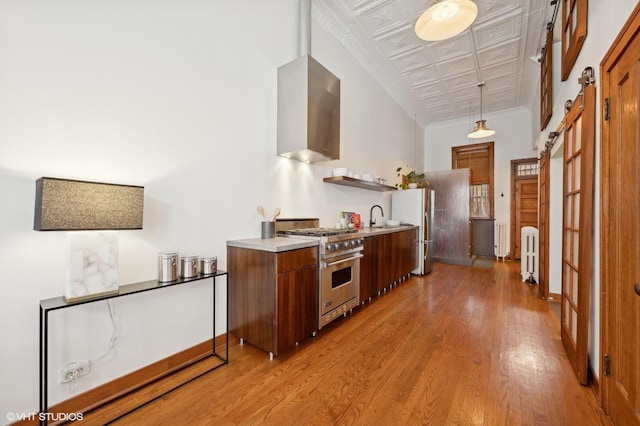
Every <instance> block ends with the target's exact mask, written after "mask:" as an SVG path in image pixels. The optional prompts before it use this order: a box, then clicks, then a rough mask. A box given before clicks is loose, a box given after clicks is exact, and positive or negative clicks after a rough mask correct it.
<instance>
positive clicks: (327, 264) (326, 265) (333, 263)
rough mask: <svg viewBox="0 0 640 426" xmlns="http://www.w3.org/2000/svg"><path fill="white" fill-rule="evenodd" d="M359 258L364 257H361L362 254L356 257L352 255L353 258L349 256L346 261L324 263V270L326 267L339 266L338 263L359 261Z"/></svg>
mask: <svg viewBox="0 0 640 426" xmlns="http://www.w3.org/2000/svg"><path fill="white" fill-rule="evenodd" d="M361 257H364V255H362V254H356V255H353V256H351V257H347V258H346V259H342V260H336V261H335V262H331V263H325V264H324V267H325V268H326V267H328V266H333V265H337V264H339V263H344V262H350V261H352V260H356V259H359V258H361Z"/></svg>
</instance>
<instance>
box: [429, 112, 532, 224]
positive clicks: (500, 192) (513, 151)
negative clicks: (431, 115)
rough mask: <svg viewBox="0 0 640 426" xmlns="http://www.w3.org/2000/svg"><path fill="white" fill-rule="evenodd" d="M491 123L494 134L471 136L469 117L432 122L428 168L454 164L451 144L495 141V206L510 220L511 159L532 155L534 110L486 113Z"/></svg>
mask: <svg viewBox="0 0 640 426" xmlns="http://www.w3.org/2000/svg"><path fill="white" fill-rule="evenodd" d="M483 118H484V119H485V120H487V126H488V127H490V128H491V129H493V130H495V131H496V133H495V135H493V136H492V137H489V138H484V139H469V138H467V134H469V132H471V130H473V129H471V128H470V127H469V122H468V119H466V118H465V119H460V120H457V121H449V122H446V123H439V124H433V125H428V126H427V127H426V128H425V149H424V151H425V154H424V156H425V168H426V170H444V169H450V168H451V147H454V146H462V145H471V144H475V143H483V142H491V141H493V142H494V203H495V204H494V208H495V219H496V221H497V222H506V223H509V222H510V212H511V211H510V202H511V201H510V200H511V160H515V159H520V158H531V157H535V156H536V154H537V153H536V151H535V150H533V149H532V148H531V140H530V139H529V138H530V134H531V113H530V111H529V110H527V109H524V108H518V109H513V110H509V111H503V112H501V113H498V114H486V115H483Z"/></svg>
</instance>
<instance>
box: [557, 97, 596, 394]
mask: <svg viewBox="0 0 640 426" xmlns="http://www.w3.org/2000/svg"><path fill="white" fill-rule="evenodd" d="M595 92H596V90H595V86H593V85H588V86H586V87H584V89H583V93H582V94H580V95H578V97H577V98H576V100H575V101H574V103H573V106H572V107H571V109H570V110H569V112H568V113H567V114H566V116H565V121H566V124H565V133H564V173H563V175H564V178H563V180H564V184H563V187H564V189H563V209H562V211H563V214H562V215H563V220H562V230H563V234H562V238H563V239H562V314H561V317H562V318H561V337H562V343H563V345H564V348H565V350H566V352H567V356H568V358H569V360H570V361H571V364H572V365H573V368H574V370H575V372H576V375H577V376H578V380H579V381H580V383H582V384H585V385H586V384H587V382H588V374H587V373H588V369H589V316H590V315H589V314H590V310H589V304H590V294H591V267H592V263H591V247H592V234H593V229H592V228H593V226H592V218H593V214H592V212H593V175H594V169H595V167H594V155H595V152H594V151H595V149H594V146H595V143H594V139H595Z"/></svg>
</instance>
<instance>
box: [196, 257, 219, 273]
mask: <svg viewBox="0 0 640 426" xmlns="http://www.w3.org/2000/svg"><path fill="white" fill-rule="evenodd" d="M216 272H218V258H217V257H215V256H203V257H201V258H200V274H202V275H214V274H215V273H216Z"/></svg>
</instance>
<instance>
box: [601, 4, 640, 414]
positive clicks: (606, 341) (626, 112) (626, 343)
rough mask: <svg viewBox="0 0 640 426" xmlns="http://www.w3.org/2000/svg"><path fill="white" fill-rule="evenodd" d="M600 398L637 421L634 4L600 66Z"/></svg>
mask: <svg viewBox="0 0 640 426" xmlns="http://www.w3.org/2000/svg"><path fill="white" fill-rule="evenodd" d="M600 69H601V72H600V76H601V78H602V98H603V101H604V102H603V104H604V108H603V109H604V111H603V121H602V145H601V146H602V162H601V171H602V173H601V176H602V187H601V188H602V202H601V209H600V214H601V216H600V217H601V219H600V223H601V230H602V233H601V240H600V241H601V243H600V254H601V259H602V263H601V269H600V282H601V299H600V300H601V304H602V307H603V308H602V328H601V331H600V332H601V334H602V354H601V355H602V356H603V361H604V362H603V369H602V373H603V374H602V375H601V383H602V384H603V386H602V389H603V403H604V408H605V411H606V413H607V414H608V415H609V416H611V419H612V420H613V423H614V424H616V425H625V426H627V425H629V426H631V425H640V337H639V336H640V189H639V188H640V129H639V126H638V112H639V111H640V97H639V96H638V93H639V92H640V5H638V6H636V9H635V10H634V13H633V14H632V17H631V19H630V20H629V21H628V22H627V24H626V25H625V27H624V28H623V31H622V32H621V33H620V36H618V38H617V39H616V42H615V43H614V44H613V45H612V47H611V49H610V51H609V53H608V54H607V55H606V56H605V59H604V60H603V62H602V64H601V68H600Z"/></svg>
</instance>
